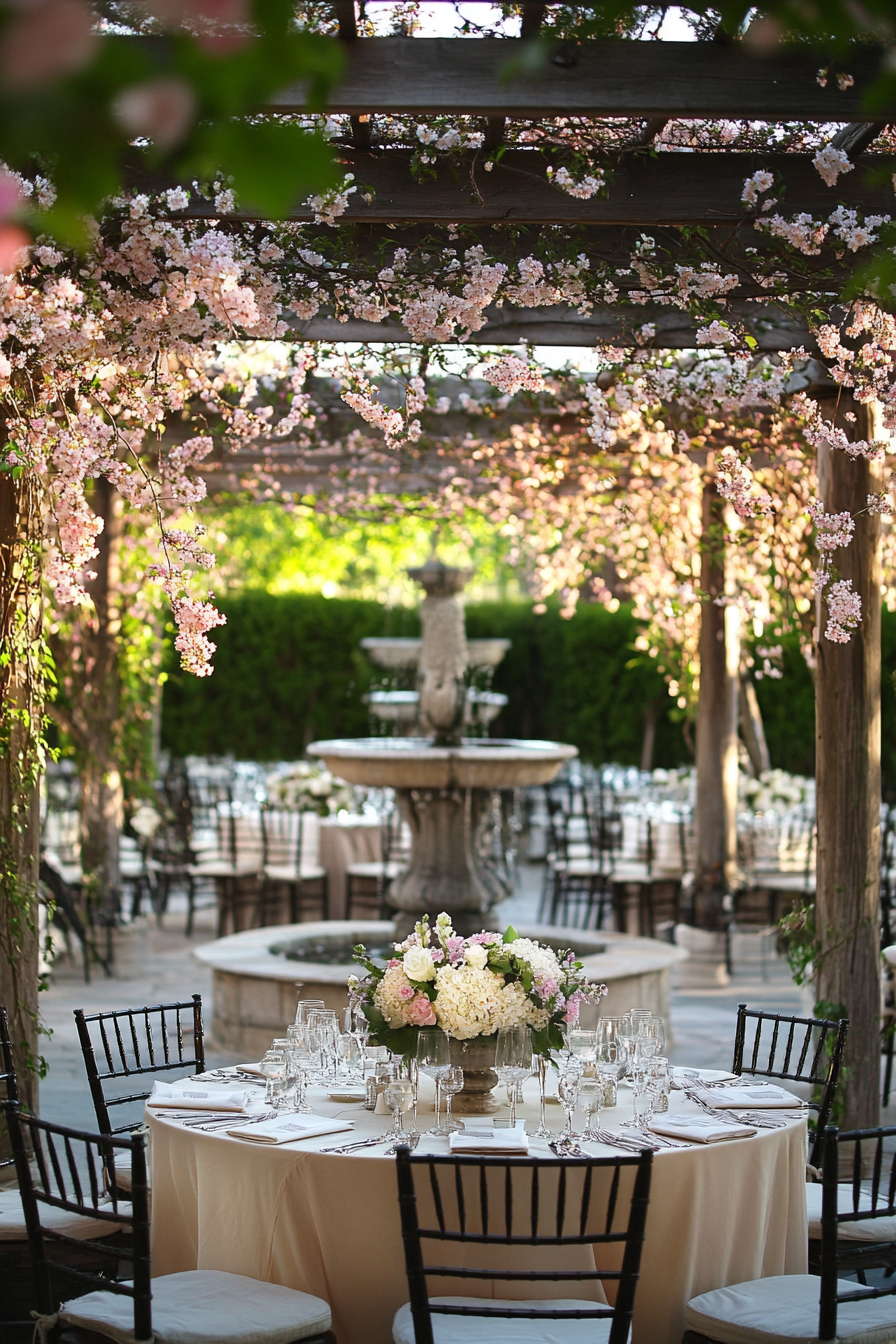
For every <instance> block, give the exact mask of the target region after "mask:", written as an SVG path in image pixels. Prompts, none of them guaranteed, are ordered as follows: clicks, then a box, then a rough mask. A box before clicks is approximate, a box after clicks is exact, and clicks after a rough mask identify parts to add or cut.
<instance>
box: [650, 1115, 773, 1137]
mask: <svg viewBox="0 0 896 1344" xmlns="http://www.w3.org/2000/svg"><path fill="white" fill-rule="evenodd" d="M649 1128H650V1129H652V1130H653V1132H654V1133H655V1134H665V1135H666V1136H667V1138H670V1139H686V1140H688V1141H689V1142H690V1143H721V1142H723V1141H724V1140H725V1139H749V1138H752V1137H753V1135H754V1134H755V1133H756V1130H755V1129H751V1127H750V1126H749V1125H732V1124H728V1122H727V1121H725V1120H713V1119H712V1117H711V1116H709V1115H662V1116H660V1115H655V1116H654V1117H653V1119H652V1120H651V1121H650V1125H649Z"/></svg>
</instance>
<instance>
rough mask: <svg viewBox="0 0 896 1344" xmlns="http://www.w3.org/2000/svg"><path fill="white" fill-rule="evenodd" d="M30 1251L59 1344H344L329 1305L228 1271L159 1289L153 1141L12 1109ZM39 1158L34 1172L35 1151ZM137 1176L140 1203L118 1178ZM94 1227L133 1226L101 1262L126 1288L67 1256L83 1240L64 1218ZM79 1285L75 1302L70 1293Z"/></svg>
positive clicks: (164, 1282) (171, 1278) (202, 1273)
mask: <svg viewBox="0 0 896 1344" xmlns="http://www.w3.org/2000/svg"><path fill="white" fill-rule="evenodd" d="M4 1110H5V1114H6V1122H7V1126H8V1128H9V1132H10V1136H11V1138H12V1144H13V1152H14V1154H15V1161H16V1170H17V1172H18V1176H19V1184H20V1188H21V1192H22V1204H23V1207H24V1210H25V1220H26V1223H27V1226H28V1240H29V1244H30V1248H31V1257H32V1263H33V1267H34V1279H35V1285H34V1286H35V1290H36V1305H37V1309H38V1312H39V1318H38V1325H39V1327H40V1329H41V1337H42V1338H43V1339H49V1340H50V1341H53V1344H95V1342H97V1344H98V1342H99V1341H103V1340H107V1339H113V1340H118V1341H121V1340H122V1339H131V1340H135V1341H147V1340H151V1339H152V1338H153V1318H154V1317H155V1322H156V1325H155V1328H156V1330H157V1337H158V1338H160V1339H164V1340H165V1341H166V1344H188V1342H189V1344H237V1341H245V1340H246V1339H247V1338H249V1337H250V1335H251V1338H252V1339H253V1340H255V1341H256V1344H275V1342H276V1344H284V1341H289V1344H295V1342H296V1341H298V1340H299V1339H301V1340H302V1341H303V1344H335V1337H334V1335H333V1334H332V1332H331V1330H330V1324H331V1315H330V1308H329V1306H328V1305H327V1303H326V1302H325V1301H324V1300H323V1299H322V1298H319V1297H312V1296H311V1295H310V1294H308V1293H300V1292H297V1291H295V1290H294V1289H292V1288H283V1287H281V1286H280V1285H279V1284H271V1283H260V1282H256V1281H255V1280H253V1279H248V1278H246V1277H245V1276H244V1275H242V1274H228V1273H225V1272H224V1271H221V1270H191V1271H187V1272H185V1273H181V1274H163V1275H161V1276H159V1277H157V1278H153V1279H150V1229H149V1190H148V1186H147V1179H146V1135H145V1134H143V1133H141V1132H137V1133H134V1134H132V1135H130V1136H129V1137H127V1138H122V1137H121V1136H112V1135H109V1134H89V1133H84V1132H82V1131H80V1130H76V1129H69V1128H67V1127H66V1126H64V1125H56V1124H51V1123H50V1122H49V1121H47V1120H39V1119H37V1117H36V1116H31V1115H25V1114H23V1113H22V1112H21V1111H20V1110H19V1108H18V1106H17V1105H16V1103H15V1102H5V1103H4ZM29 1148H30V1149H31V1150H32V1152H33V1155H34V1156H33V1160H32V1162H29V1159H28V1149H29ZM125 1163H126V1164H127V1169H128V1174H129V1180H128V1188H129V1193H128V1200H127V1202H125V1201H123V1200H122V1199H121V1197H120V1194H119V1193H118V1191H117V1188H116V1183H115V1182H114V1181H113V1182H112V1183H111V1189H110V1193H109V1194H108V1195H107V1194H106V1193H105V1186H106V1185H107V1184H109V1181H108V1173H109V1171H110V1170H123V1169H124V1167H125ZM60 1212H62V1213H64V1214H66V1215H67V1216H68V1217H69V1218H74V1219H81V1220H84V1221H87V1222H89V1223H91V1224H93V1225H94V1226H96V1225H99V1226H100V1227H101V1228H102V1227H104V1226H114V1225H116V1224H120V1225H123V1226H124V1227H126V1228H128V1229H129V1230H130V1232H131V1237H130V1240H129V1241H128V1243H127V1244H126V1245H125V1246H124V1247H123V1248H122V1247H117V1246H111V1245H109V1244H107V1243H105V1242H103V1241H97V1242H95V1243H91V1244H92V1246H93V1250H94V1251H95V1252H97V1253H99V1254H101V1255H104V1256H106V1257H107V1258H108V1259H109V1261H110V1267H112V1268H115V1267H116V1266H115V1265H112V1264H111V1262H112V1261H113V1260H114V1261H115V1262H117V1261H118V1260H119V1259H123V1260H125V1261H126V1262H127V1265H128V1274H127V1277H126V1278H123V1279H116V1278H114V1277H104V1276H103V1275H102V1274H101V1273H99V1272H96V1271H94V1270H92V1269H85V1268H84V1267H83V1265H82V1266H77V1267H76V1266H73V1265H72V1264H71V1263H69V1262H68V1261H67V1260H66V1259H65V1258H62V1257H61V1255H60V1252H61V1251H64V1250H65V1249H66V1248H67V1247H69V1246H70V1243H72V1240H73V1239H72V1237H71V1236H70V1235H69V1234H68V1233H67V1232H62V1231H60V1230H59V1228H58V1214H59V1213H60ZM68 1284H71V1285H72V1291H73V1293H74V1296H72V1297H68V1296H67V1293H66V1292H65V1291H64V1286H66V1285H68Z"/></svg>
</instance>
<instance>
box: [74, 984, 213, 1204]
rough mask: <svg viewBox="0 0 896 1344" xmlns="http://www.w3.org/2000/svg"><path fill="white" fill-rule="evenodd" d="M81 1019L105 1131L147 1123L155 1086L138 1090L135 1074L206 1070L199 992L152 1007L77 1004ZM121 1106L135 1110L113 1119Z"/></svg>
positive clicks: (89, 1072)
mask: <svg viewBox="0 0 896 1344" xmlns="http://www.w3.org/2000/svg"><path fill="white" fill-rule="evenodd" d="M75 1024H76V1026H77V1028H78V1039H79V1041H80V1043H81V1054H82V1056H83V1058H84V1068H85V1071H86V1073H87V1082H88V1085H89V1087H90V1095H91V1098H92V1099H93V1109H94V1111H95V1113H96V1122H97V1126H98V1127H99V1130H100V1133H101V1134H110V1135H114V1134H123V1133H126V1132H128V1131H129V1130H131V1129H133V1127H134V1125H139V1124H142V1122H143V1103H144V1102H145V1100H146V1098H147V1097H148V1096H149V1094H150V1092H151V1090H152V1088H151V1087H142V1086H140V1085H139V1084H138V1088H137V1090H136V1091H134V1090H132V1087H133V1084H132V1083H131V1080H132V1079H143V1078H146V1077H147V1076H149V1078H150V1079H152V1078H154V1077H156V1075H158V1074H160V1073H180V1074H183V1073H187V1072H189V1073H204V1072H205V1048H204V1045H203V1029H202V997H201V995H199V994H194V995H193V997H192V999H189V1000H187V1001H185V1002H183V1003H168V1004H157V1005H156V1006H154V1007H151V1008H150V1007H147V1008H119V1009H116V1010H115V1011H113V1012H107V1013H90V1014H86V1013H85V1012H84V1010H83V1009H82V1008H76V1009H75ZM116 1106H127V1107H130V1108H131V1110H130V1112H117V1113H116V1114H117V1115H128V1116H129V1118H128V1120H127V1121H126V1122H125V1123H124V1124H120V1125H113V1124H112V1120H111V1117H110V1114H109V1111H110V1108H111V1107H116ZM110 1175H111V1176H112V1177H113V1180H115V1181H118V1182H119V1183H120V1182H122V1181H126V1180H127V1179H128V1175H127V1171H124V1172H121V1173H118V1174H115V1173H114V1172H113V1173H110ZM122 1188H123V1189H126V1188H127V1186H126V1185H125V1186H122Z"/></svg>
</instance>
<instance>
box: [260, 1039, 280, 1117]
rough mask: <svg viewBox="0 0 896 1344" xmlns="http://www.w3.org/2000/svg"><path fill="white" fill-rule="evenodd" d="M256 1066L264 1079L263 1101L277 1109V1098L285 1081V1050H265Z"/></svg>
mask: <svg viewBox="0 0 896 1344" xmlns="http://www.w3.org/2000/svg"><path fill="white" fill-rule="evenodd" d="M258 1067H259V1069H260V1070H261V1076H262V1077H263V1078H264V1080H265V1088H264V1103H265V1105H266V1106H273V1107H274V1108H275V1109H277V1100H278V1098H279V1096H280V1094H281V1092H282V1091H283V1087H284V1084H285V1082H286V1052H285V1051H284V1050H266V1051H265V1052H264V1055H263V1056H262V1059H261V1063H260V1064H259V1066H258Z"/></svg>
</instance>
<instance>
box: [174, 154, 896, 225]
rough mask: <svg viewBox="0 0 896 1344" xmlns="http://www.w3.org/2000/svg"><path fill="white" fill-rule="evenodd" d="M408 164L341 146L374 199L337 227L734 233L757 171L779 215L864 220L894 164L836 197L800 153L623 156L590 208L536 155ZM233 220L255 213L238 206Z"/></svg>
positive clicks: (194, 208)
mask: <svg viewBox="0 0 896 1344" xmlns="http://www.w3.org/2000/svg"><path fill="white" fill-rule="evenodd" d="M410 158H411V156H410V154H409V153H407V152H404V151H401V150H383V151H380V152H377V151H374V150H370V151H368V150H363V149H359V148H357V147H356V146H341V147H340V159H341V161H342V163H343V165H344V167H345V169H346V171H349V172H351V173H353V174H354V176H355V179H356V181H357V182H358V183H359V184H360V185H362V186H363V187H364V188H368V189H372V192H373V199H372V200H371V201H370V202H368V201H366V200H365V199H364V194H363V193H362V192H361V191H358V192H355V193H354V194H353V195H352V196H350V197H349V206H348V209H347V210H346V212H345V214H344V215H342V216H340V223H341V224H342V223H344V224H349V223H368V222H369V223H375V224H406V223H407V222H408V221H411V220H412V221H414V222H417V223H420V224H450V223H454V224H461V223H464V224H470V223H472V224H490V223H501V224H512V223H515V222H516V223H526V224H559V225H563V224H569V225H576V224H596V225H634V226H636V227H643V228H654V227H661V226H663V225H670V226H681V225H693V224H732V225H737V224H740V223H744V222H748V221H750V220H751V219H752V217H753V216H752V213H751V212H750V211H749V210H748V209H747V207H746V206H745V205H744V204H743V202H742V201H741V193H742V191H743V185H744V181H745V179H746V178H747V177H749V176H750V175H751V174H752V173H754V172H756V170H757V169H759V168H768V169H770V170H771V171H773V172H774V173H775V175H776V179H777V180H780V182H781V185H782V187H784V188H786V194H785V195H784V196H783V197H782V198H781V205H780V207H779V208H782V209H784V210H785V211H786V213H787V214H788V215H792V214H797V213H799V212H801V211H806V212H807V213H808V214H811V215H814V216H819V215H821V216H823V217H826V216H827V215H829V214H830V213H831V211H832V210H833V209H834V207H835V206H836V205H837V204H838V203H840V202H843V203H845V204H846V205H848V206H850V207H851V208H853V209H860V210H863V211H864V212H866V213H880V214H889V213H890V212H891V211H893V209H894V205H893V190H892V184H891V181H890V178H891V175H892V174H893V171H894V169H896V160H894V159H892V158H890V157H889V156H886V155H882V154H881V155H872V156H867V157H863V158H862V159H860V160H859V161H858V163H857V165H856V168H855V170H854V171H853V172H852V173H848V174H846V175H845V176H843V177H841V178H840V180H839V181H838V182H837V185H836V188H834V189H833V190H832V189H831V188H830V187H827V186H825V184H824V182H823V181H822V179H821V177H820V176H819V174H818V172H817V170H816V169H815V167H814V166H813V164H812V160H811V159H810V158H809V157H808V155H803V154H800V155H798V154H780V153H779V154H733V153H713V152H708V153H695V154H674V153H659V154H646V153H642V154H632V155H623V156H620V157H619V158H618V160H617V161H616V162H615V163H614V164H612V166H611V167H610V168H609V173H608V176H609V185H608V188H607V191H606V194H602V195H599V196H593V197H592V198H591V199H590V200H587V201H585V200H577V199H575V198H574V197H572V196H569V195H567V194H566V193H565V192H563V191H561V190H560V189H559V188H558V187H554V186H552V185H551V183H550V181H549V180H548V178H547V176H546V173H545V167H546V164H547V162H548V161H549V160H546V159H545V157H544V156H543V155H542V154H540V153H539V152H538V151H535V150H508V151H507V152H506V153H505V154H504V155H503V156H502V158H501V160H500V162H499V163H497V164H495V165H494V168H493V169H492V171H491V172H486V171H484V167H485V164H484V159H483V157H482V155H477V154H475V153H467V154H465V155H464V156H463V157H462V158H461V159H459V160H458V161H457V162H455V163H453V164H452V163H447V162H444V161H443V162H440V163H438V164H436V165H434V167H433V174H434V175H433V176H432V177H428V178H427V179H426V180H425V181H423V182H418V181H415V179H414V178H413V177H412V175H411V169H410ZM871 169H874V170H876V171H875V172H874V174H872V173H871V172H870V171H868V170H871ZM774 194H776V193H775V192H774V191H772V192H771V193H770V195H774ZM183 214H184V216H185V217H188V218H207V217H209V216H213V215H214V214H215V210H214V205H213V203H212V202H211V201H207V200H205V199H203V198H202V197H199V196H194V198H193V200H192V201H191V204H190V207H189V209H188V210H186V211H184V212H183ZM234 218H237V219H244V220H245V219H253V218H258V215H257V214H254V213H253V212H252V211H251V210H250V209H245V208H242V207H241V208H240V209H239V210H238V211H237V212H236V214H235V216H234ZM290 218H291V219H293V220H296V221H300V222H301V221H310V220H311V219H312V218H313V212H312V211H311V210H310V209H309V208H308V207H307V206H306V205H298V206H297V207H296V208H295V209H294V210H293V211H291V213H290Z"/></svg>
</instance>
